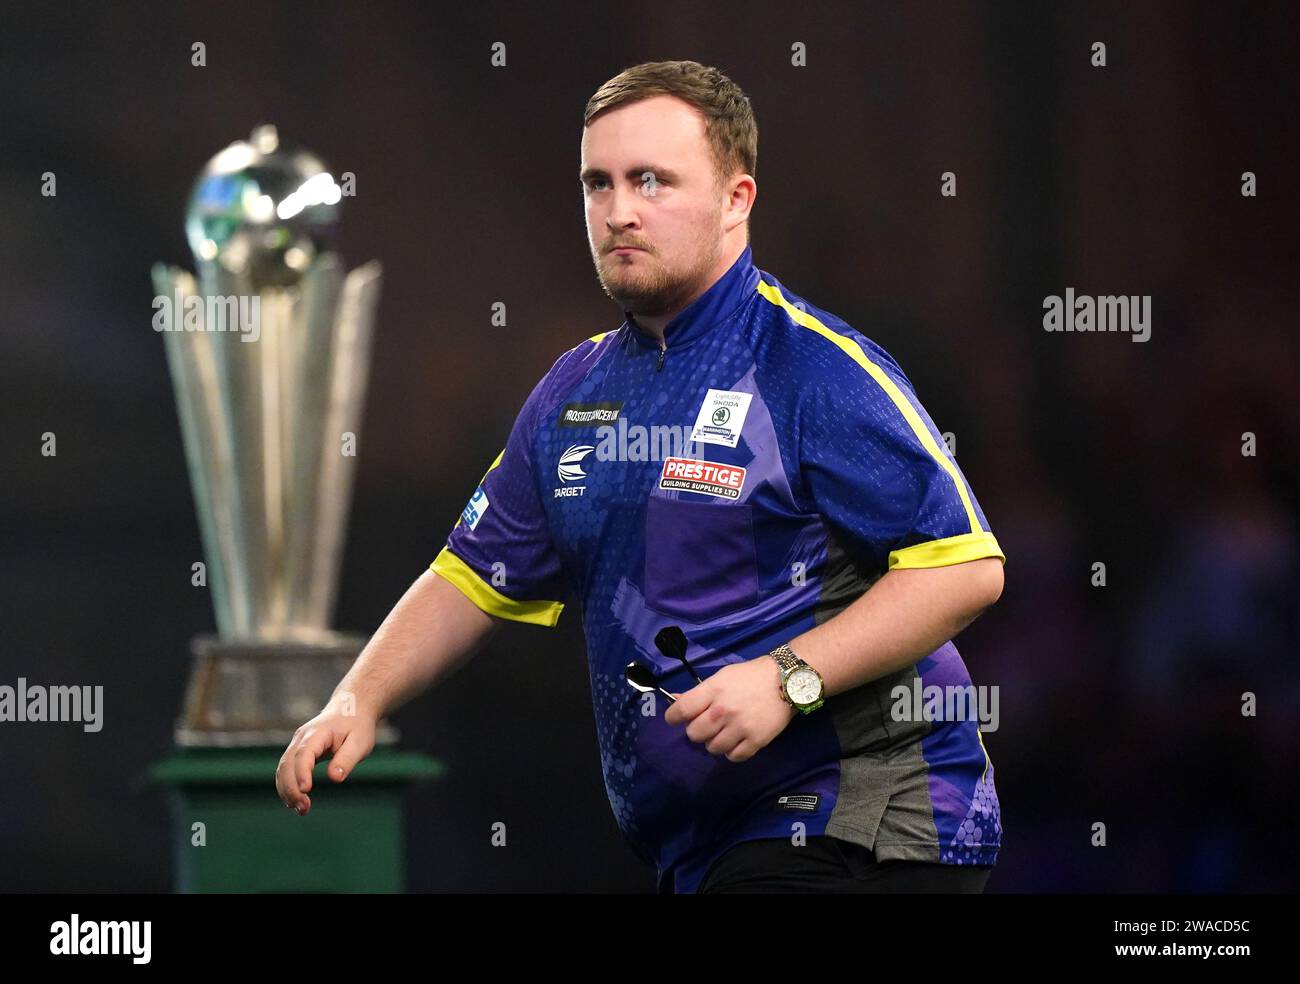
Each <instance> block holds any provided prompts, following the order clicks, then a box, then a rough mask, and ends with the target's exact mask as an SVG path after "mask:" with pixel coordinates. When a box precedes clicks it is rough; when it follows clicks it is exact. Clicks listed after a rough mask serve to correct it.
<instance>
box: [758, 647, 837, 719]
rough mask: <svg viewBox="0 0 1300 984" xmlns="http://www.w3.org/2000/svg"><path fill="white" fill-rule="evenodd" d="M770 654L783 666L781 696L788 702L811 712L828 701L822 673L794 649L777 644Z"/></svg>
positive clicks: (803, 710) (778, 664) (804, 711)
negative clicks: (802, 658) (797, 654)
mask: <svg viewBox="0 0 1300 984" xmlns="http://www.w3.org/2000/svg"><path fill="white" fill-rule="evenodd" d="M768 655H769V656H771V657H772V658H773V659H774V660H776V665H777V666H779V667H780V668H781V698H782V699H783V700H784V701H785V702H786V703H787V704H790V705H792V706H793V707H794V708H795V709H796V710H799V711H802V712H803V713H804V714H811V713H812V712H813V711H815V710H817V708H819V707H821V706H822V704H824V703H825V702H826V701H825V699H824V698H825V691H826V685H825V683H824V682H823V681H822V675H821V674H820V673H818V672H817V671H816V670H815V669H813V667H811V666H809V665H808V664H807V663H805V662H804V661H803V660H801V659H800V658H799V657H798V656H796V655H795V654H794V650H793V649H791V648H790V647H789V646H784V645H782V646H777V647H776V648H775V649H773V650H772V651H771V652H770V653H768Z"/></svg>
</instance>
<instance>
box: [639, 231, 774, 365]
mask: <svg viewBox="0 0 1300 984" xmlns="http://www.w3.org/2000/svg"><path fill="white" fill-rule="evenodd" d="M758 281H759V276H758V268H757V267H755V266H754V260H753V255H752V250H751V247H750V246H749V245H746V246H745V250H744V252H743V253H741V254H740V255H739V256H738V257H736V262H735V263H733V264H732V265H731V268H730V269H729V270H727V272H726V273H724V274H723V275H722V276H721V277H719V278H718V279H717V280H715V281H714V282H713V285H712V286H711V287H709V289H708V290H706V291H705V292H704V293H703V294H701V295H700V296H699V297H697V298H695V300H693V301H691V303H690V304H688V305H686V307H684V308H682V310H680V311H679V312H677V314H676V315H675V316H674V317H673V319H672V320H671V321H669V322H668V324H667V325H665V326H664V347H665V348H672V347H673V346H676V345H681V344H683V343H685V342H688V341H691V340H692V339H695V338H698V337H699V336H700V335H703V334H705V333H706V332H708V330H709V329H710V328H712V327H713V326H714V325H716V324H720V323H721V322H723V321H725V320H726V319H727V318H728V317H730V316H731V315H732V314H734V313H735V311H736V309H737V308H738V307H739V306H740V305H741V304H742V303H743V302H744V301H746V300H748V299H749V297H750V295H752V294H753V293H754V292H755V291H756V290H758ZM623 316H624V317H625V318H626V319H627V320H626V321H625V322H624V324H626V325H630V326H631V328H632V337H633V338H635V339H636V340H637V341H638V342H640V343H641V344H642V345H645V346H647V347H649V348H656V349H657V348H658V347H659V340H658V339H657V338H655V337H654V336H653V335H651V334H650V333H649V332H647V331H646V330H645V329H644V328H642V327H641V326H640V325H638V324H637V323H636V319H635V318H634V317H633V316H632V312H631V311H624V312H623Z"/></svg>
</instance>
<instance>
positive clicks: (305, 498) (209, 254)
mask: <svg viewBox="0 0 1300 984" xmlns="http://www.w3.org/2000/svg"><path fill="white" fill-rule="evenodd" d="M341 197H342V191H341V189H340V187H339V185H338V184H337V183H336V182H335V180H334V178H333V176H332V175H331V174H330V172H329V171H328V170H327V169H326V167H325V165H324V164H323V163H322V162H321V161H320V160H319V159H318V158H317V157H315V156H314V155H313V154H311V153H308V152H306V151H304V150H301V149H295V148H291V147H286V146H282V145H281V143H280V139H279V136H278V134H277V132H276V129H275V127H273V126H261V127H258V128H257V129H256V130H254V131H253V134H252V136H251V137H250V139H249V140H248V141H247V142H245V141H237V142H235V143H232V144H231V145H230V146H229V147H227V148H226V149H225V150H223V151H221V152H220V153H218V154H217V155H216V156H215V157H213V158H212V160H211V161H210V162H209V163H208V165H207V166H206V167H205V168H204V170H203V171H202V173H201V174H200V175H199V178H198V180H197V182H196V183H195V185H194V191H193V194H192V196H191V199H190V203H189V207H188V210H187V213H186V221H185V230H186V235H187V238H188V240H189V244H190V248H191V249H192V250H193V252H194V258H195V263H196V266H197V277H196V276H194V275H191V274H190V273H188V272H187V271H185V270H182V269H180V268H176V267H172V268H168V267H166V266H164V265H163V264H155V266H154V268H153V282H154V289H155V291H156V293H157V295H158V296H157V297H155V307H156V308H158V307H160V306H163V307H166V306H168V305H170V306H171V311H172V319H171V320H172V324H171V325H170V326H169V327H166V328H165V329H161V330H162V331H163V339H164V345H165V348H166V352H167V363H168V367H169V370H170V373H171V377H172V384H173V388H174V390H175V395H176V409H177V411H178V413H179V415H180V423H181V433H182V437H183V440H184V444H185V456H186V460H187V464H188V469H189V476H190V483H191V486H192V488H193V492H194V503H195V507H196V510H197V512H198V519H199V527H200V532H201V535H202V542H203V553H204V558H205V561H206V578H207V584H208V586H209V588H210V589H211V593H212V601H213V606H214V608H215V612H216V623H217V634H216V635H215V636H213V635H201V636H197V637H195V638H194V639H193V640H192V641H191V646H190V648H191V653H192V657H193V664H192V667H191V673H190V678H189V683H188V686H187V690H186V696H185V705H184V709H183V711H182V715H181V717H180V719H179V720H178V721H177V723H176V735H175V738H176V743H177V744H178V745H180V746H190V747H235V746H259V745H280V744H283V743H286V742H287V741H288V740H289V739H290V738H291V737H292V735H293V732H294V730H295V729H296V728H297V727H298V725H300V724H302V723H303V722H304V721H306V720H308V719H309V718H310V717H312V716H313V715H315V714H316V713H317V712H318V711H319V710H320V708H321V707H322V706H323V705H324V704H325V702H326V701H327V700H328V699H329V697H330V694H331V693H332V691H333V688H334V687H335V686H336V685H337V683H338V680H339V678H340V677H341V676H342V675H343V674H344V673H346V672H347V670H348V668H349V666H350V665H351V664H352V662H353V660H354V659H355V658H356V656H357V655H358V653H360V651H361V648H362V647H363V646H364V644H365V641H366V640H365V638H364V637H361V636H358V635H354V634H346V633H340V632H335V631H333V630H332V629H331V628H330V622H331V620H332V617H333V608H334V602H335V595H336V592H337V588H338V580H339V567H340V561H341V558H342V550H343V541H344V528H345V526H346V521H347V512H348V505H349V502H350V500H351V494H352V482H353V477H354V472H355V470H356V457H355V450H356V448H355V444H356V440H357V436H358V434H359V432H360V425H361V415H362V404H363V400H364V397H365V388H366V376H367V372H368V366H369V359H370V347H371V336H372V329H373V323H374V314H375V306H376V302H377V300H378V297H379V289H380V282H381V271H380V265H379V263H378V262H375V261H372V262H370V263H367V264H365V265H364V266H361V267H358V268H357V269H355V270H353V271H352V272H350V273H347V274H346V275H345V273H344V269H343V264H342V261H341V259H340V258H339V256H338V254H337V253H335V252H334V245H335V239H336V230H337V224H338V221H337V220H338V207H339V201H340V199H341ZM155 328H156V329H157V328H158V320H157V318H155ZM376 737H377V739H378V740H379V741H382V742H385V743H387V742H392V741H394V740H395V738H396V735H395V732H394V731H393V729H392V728H391V726H389V725H388V724H386V723H385V724H382V725H381V727H380V729H379V734H378V735H377V736H376Z"/></svg>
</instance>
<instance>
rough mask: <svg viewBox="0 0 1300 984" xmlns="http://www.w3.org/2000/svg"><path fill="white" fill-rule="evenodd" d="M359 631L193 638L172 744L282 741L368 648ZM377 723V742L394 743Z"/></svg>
mask: <svg viewBox="0 0 1300 984" xmlns="http://www.w3.org/2000/svg"><path fill="white" fill-rule="evenodd" d="M366 642H367V640H366V638H365V637H363V636H358V635H345V634H343V633H329V634H328V636H327V637H326V638H324V639H322V641H320V642H312V643H305V642H232V641H228V640H223V639H221V638H219V637H217V636H211V635H204V636H196V637H194V638H193V639H192V640H190V652H191V653H192V654H193V657H194V663H193V666H192V667H191V669H190V680H189V685H188V687H187V688H186V693H185V707H184V710H183V711H182V713H181V717H180V719H179V720H178V721H177V722H176V732H175V741H176V744H177V745H178V746H181V747H185V748H249V747H257V746H265V745H276V746H283V745H287V744H288V743H289V741H290V739H292V738H293V735H294V732H295V731H297V730H298V728H299V726H300V725H302V724H303V723H304V722H306V721H308V720H310V719H311V718H313V717H315V716H316V715H317V714H318V713H320V709H321V708H322V707H324V706H325V704H326V703H327V702H328V701H329V699H330V696H331V695H332V694H333V693H334V688H335V687H336V686H338V682H339V680H341V679H342V678H343V675H344V674H345V673H347V671H348V669H349V668H350V667H351V666H352V663H353V661H354V660H355V659H356V658H357V656H358V655H359V654H360V653H361V650H362V649H363V648H364V647H365V644H366ZM397 737H398V735H397V729H395V728H394V727H393V726H392V725H391V724H389V723H388V722H387V721H380V722H379V726H378V728H377V729H376V732H375V744H376V745H390V744H393V743H395V742H396V741H397Z"/></svg>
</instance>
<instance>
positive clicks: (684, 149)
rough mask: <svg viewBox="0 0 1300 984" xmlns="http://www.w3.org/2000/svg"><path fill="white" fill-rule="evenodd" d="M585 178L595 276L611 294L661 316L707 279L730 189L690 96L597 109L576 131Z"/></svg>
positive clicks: (719, 243) (720, 236)
mask: <svg viewBox="0 0 1300 984" xmlns="http://www.w3.org/2000/svg"><path fill="white" fill-rule="evenodd" d="M582 185H583V198H584V199H585V201H586V212H587V242H588V244H589V245H590V247H591V257H592V261H593V262H594V263H595V264H596V276H597V277H598V278H599V279H600V285H601V287H603V288H604V289H605V293H606V294H608V295H609V296H610V297H611V298H612V299H613V300H615V301H617V302H618V303H619V304H620V305H621V306H622V307H623V308H625V309H627V310H629V311H631V312H632V313H633V314H641V315H647V316H651V317H654V316H661V315H666V314H669V313H671V312H675V311H677V310H679V309H680V308H681V307H683V306H684V305H685V304H686V303H687V302H689V301H690V300H692V299H693V298H694V297H695V296H696V295H698V294H699V293H700V292H701V291H702V290H703V289H704V288H705V287H707V286H708V284H707V282H706V281H707V278H708V277H709V276H710V274H711V273H713V271H714V268H715V267H716V266H717V264H718V261H719V259H720V257H721V256H722V251H723V242H722V240H723V221H722V219H723V206H724V205H725V203H726V195H725V192H724V190H723V188H722V187H721V186H720V184H719V183H718V181H717V173H716V170H715V168H714V163H713V157H712V154H711V153H710V150H709V144H708V141H707V139H706V138H705V131H704V118H703V117H702V116H700V114H699V113H698V112H696V111H695V109H693V108H692V107H691V106H690V105H689V104H688V103H685V102H683V101H682V100H680V99H678V98H676V97H675V96H652V97H650V98H648V99H642V100H640V101H639V102H635V103H631V104H630V105H626V106H620V107H618V108H617V109H612V110H609V111H607V112H606V113H604V114H603V115H602V116H599V117H597V118H596V120H595V121H594V122H593V123H592V124H591V125H590V126H588V127H586V128H585V129H584V130H583V132H582ZM622 246H627V247H636V248H634V249H617V247H622Z"/></svg>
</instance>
